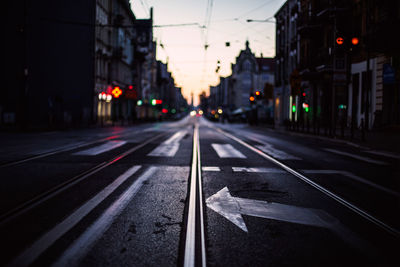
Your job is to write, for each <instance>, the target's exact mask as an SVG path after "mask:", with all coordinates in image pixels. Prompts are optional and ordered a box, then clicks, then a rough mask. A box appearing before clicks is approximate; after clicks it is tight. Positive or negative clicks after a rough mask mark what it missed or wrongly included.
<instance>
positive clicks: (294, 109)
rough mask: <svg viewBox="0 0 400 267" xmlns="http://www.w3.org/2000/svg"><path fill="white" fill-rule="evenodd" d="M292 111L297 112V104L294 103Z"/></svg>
mask: <svg viewBox="0 0 400 267" xmlns="http://www.w3.org/2000/svg"><path fill="white" fill-rule="evenodd" d="M292 112H293V113H295V112H296V104H293V105H292Z"/></svg>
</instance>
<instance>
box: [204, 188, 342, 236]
mask: <svg viewBox="0 0 400 267" xmlns="http://www.w3.org/2000/svg"><path fill="white" fill-rule="evenodd" d="M206 204H207V207H209V208H210V209H212V210H214V211H215V212H217V213H219V214H221V215H222V216H224V217H225V218H226V219H228V220H229V221H231V222H232V223H234V224H235V225H236V226H238V227H239V228H240V229H242V230H243V231H245V232H248V230H247V227H246V224H245V222H244V221H243V217H242V214H244V215H249V216H254V217H261V218H266V219H272V220H279V221H285V222H291V223H298V224H305V225H311V226H318V227H324V228H331V229H332V228H333V227H334V226H335V227H336V226H337V225H338V220H336V219H335V218H334V217H332V216H330V215H329V214H328V213H326V212H324V211H322V210H317V209H309V208H302V207H296V206H290V205H285V204H280V203H274V202H266V201H260V200H253V199H245V198H238V197H232V196H231V194H230V193H229V190H228V188H227V187H224V188H223V189H221V190H220V191H219V192H217V193H216V194H214V195H212V196H211V197H209V198H208V199H207V200H206Z"/></svg>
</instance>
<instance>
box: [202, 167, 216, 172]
mask: <svg viewBox="0 0 400 267" xmlns="http://www.w3.org/2000/svg"><path fill="white" fill-rule="evenodd" d="M201 169H202V170H203V171H204V172H220V171H221V168H220V167H215V166H204V167H202V168H201Z"/></svg>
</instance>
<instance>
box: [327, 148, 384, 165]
mask: <svg viewBox="0 0 400 267" xmlns="http://www.w3.org/2000/svg"><path fill="white" fill-rule="evenodd" d="M324 150H325V151H328V152H332V153H335V154H338V155H343V156H347V157H351V158H355V159H358V160H361V161H365V162H368V163H373V164H378V165H389V164H388V163H386V162H383V161H379V160H374V159H371V158H367V157H362V156H358V155H354V154H351V153H347V152H343V151H339V150H336V149H330V148H324Z"/></svg>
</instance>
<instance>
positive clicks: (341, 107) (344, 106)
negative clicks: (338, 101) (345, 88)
mask: <svg viewBox="0 0 400 267" xmlns="http://www.w3.org/2000/svg"><path fill="white" fill-rule="evenodd" d="M346 108H347V106H346V105H339V109H346Z"/></svg>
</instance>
